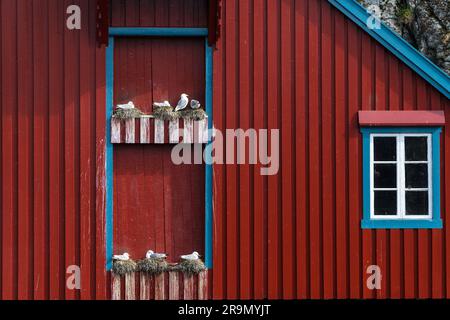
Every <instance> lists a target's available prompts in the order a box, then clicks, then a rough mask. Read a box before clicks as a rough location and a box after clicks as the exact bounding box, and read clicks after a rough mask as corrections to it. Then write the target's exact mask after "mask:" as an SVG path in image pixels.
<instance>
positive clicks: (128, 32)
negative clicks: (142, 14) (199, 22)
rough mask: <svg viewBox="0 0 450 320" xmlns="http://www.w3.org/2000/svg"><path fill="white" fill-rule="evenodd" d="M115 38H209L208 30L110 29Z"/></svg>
mask: <svg viewBox="0 0 450 320" xmlns="http://www.w3.org/2000/svg"><path fill="white" fill-rule="evenodd" d="M109 35H110V36H112V37H114V36H116V37H119V36H120V37H142V36H146V37H148V36H154V37H207V36H208V29H207V28H114V27H113V28H109Z"/></svg>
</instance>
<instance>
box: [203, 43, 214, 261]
mask: <svg viewBox="0 0 450 320" xmlns="http://www.w3.org/2000/svg"><path fill="white" fill-rule="evenodd" d="M205 47H206V52H205V60H206V68H205V70H206V92H205V97H206V113H207V114H208V128H209V129H211V128H212V123H213V122H212V121H213V108H212V104H213V99H212V91H213V73H212V72H213V49H212V47H210V46H209V45H208V39H206V40H205ZM208 136H209V135H208ZM209 144H211V142H209ZM205 170H206V176H205V184H206V185H205V265H206V267H207V268H208V269H211V268H212V265H213V249H212V244H213V230H212V227H213V199H212V194H213V191H212V179H213V168H212V164H209V163H207V164H206V169H205Z"/></svg>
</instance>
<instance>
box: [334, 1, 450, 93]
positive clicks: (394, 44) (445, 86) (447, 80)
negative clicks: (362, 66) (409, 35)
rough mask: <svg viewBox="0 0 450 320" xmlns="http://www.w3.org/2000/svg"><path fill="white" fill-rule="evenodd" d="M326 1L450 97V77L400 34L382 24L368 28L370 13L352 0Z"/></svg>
mask: <svg viewBox="0 0 450 320" xmlns="http://www.w3.org/2000/svg"><path fill="white" fill-rule="evenodd" d="M328 2H330V3H331V4H332V5H333V6H335V7H336V8H337V9H338V10H339V11H341V12H342V13H343V14H345V15H346V16H347V17H349V18H350V19H351V20H353V22H355V23H356V24H357V25H359V26H360V27H361V28H362V29H364V30H365V31H366V32H367V33H369V34H370V35H371V36H372V37H373V38H375V39H376V40H377V41H379V42H380V43H381V44H382V45H383V46H384V47H386V48H387V49H388V50H389V51H391V52H392V53H393V54H394V55H395V56H397V57H398V58H399V59H400V60H402V61H403V62H404V63H406V64H407V65H408V66H409V67H410V68H412V69H413V70H414V71H416V72H417V73H418V74H419V75H420V76H421V77H423V78H424V79H425V80H427V81H428V82H429V83H430V84H431V85H433V86H434V87H435V88H436V89H437V90H439V91H440V92H441V93H442V94H443V95H444V96H446V97H447V98H448V99H450V77H449V76H448V75H447V74H446V73H445V72H444V71H443V70H441V69H440V68H439V67H437V66H436V65H435V64H434V63H433V62H431V61H430V60H429V59H428V58H426V57H425V56H424V55H422V54H421V53H420V52H419V51H417V50H416V49H415V48H414V47H413V46H411V45H410V44H409V43H408V42H406V41H405V40H404V39H403V38H402V37H400V35H398V34H397V33H395V32H394V31H392V30H391V29H390V28H389V27H386V26H385V25H384V24H381V28H379V29H370V28H368V27H367V24H366V21H367V20H368V18H369V17H370V13H368V12H367V10H366V9H365V8H364V7H363V6H362V5H361V4H359V3H358V2H356V1H354V0H328Z"/></svg>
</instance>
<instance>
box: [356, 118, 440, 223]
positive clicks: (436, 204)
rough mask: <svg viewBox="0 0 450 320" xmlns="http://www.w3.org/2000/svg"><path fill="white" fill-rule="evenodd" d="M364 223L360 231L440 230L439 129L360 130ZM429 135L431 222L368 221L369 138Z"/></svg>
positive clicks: (385, 128) (383, 128) (386, 128)
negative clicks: (430, 148) (382, 134)
mask: <svg viewBox="0 0 450 320" xmlns="http://www.w3.org/2000/svg"><path fill="white" fill-rule="evenodd" d="M360 131H361V133H362V139H363V146H362V150H363V219H362V221H361V228H362V229H441V228H443V223H442V220H441V182H440V170H441V165H440V160H441V158H440V134H441V132H442V128H441V127H398V128H396V127H363V128H361V129H360ZM372 133H429V134H431V135H432V137H431V140H432V155H431V157H432V159H431V161H432V184H433V194H432V198H433V200H432V201H433V204H432V207H433V217H432V219H431V220H388V219H385V220H381V219H380V220H374V219H371V218H370V134H372Z"/></svg>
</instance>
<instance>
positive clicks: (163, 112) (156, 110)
mask: <svg viewBox="0 0 450 320" xmlns="http://www.w3.org/2000/svg"><path fill="white" fill-rule="evenodd" d="M153 116H154V117H155V119H158V120H163V121H172V120H178V119H179V118H180V113H179V112H175V111H173V107H153Z"/></svg>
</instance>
